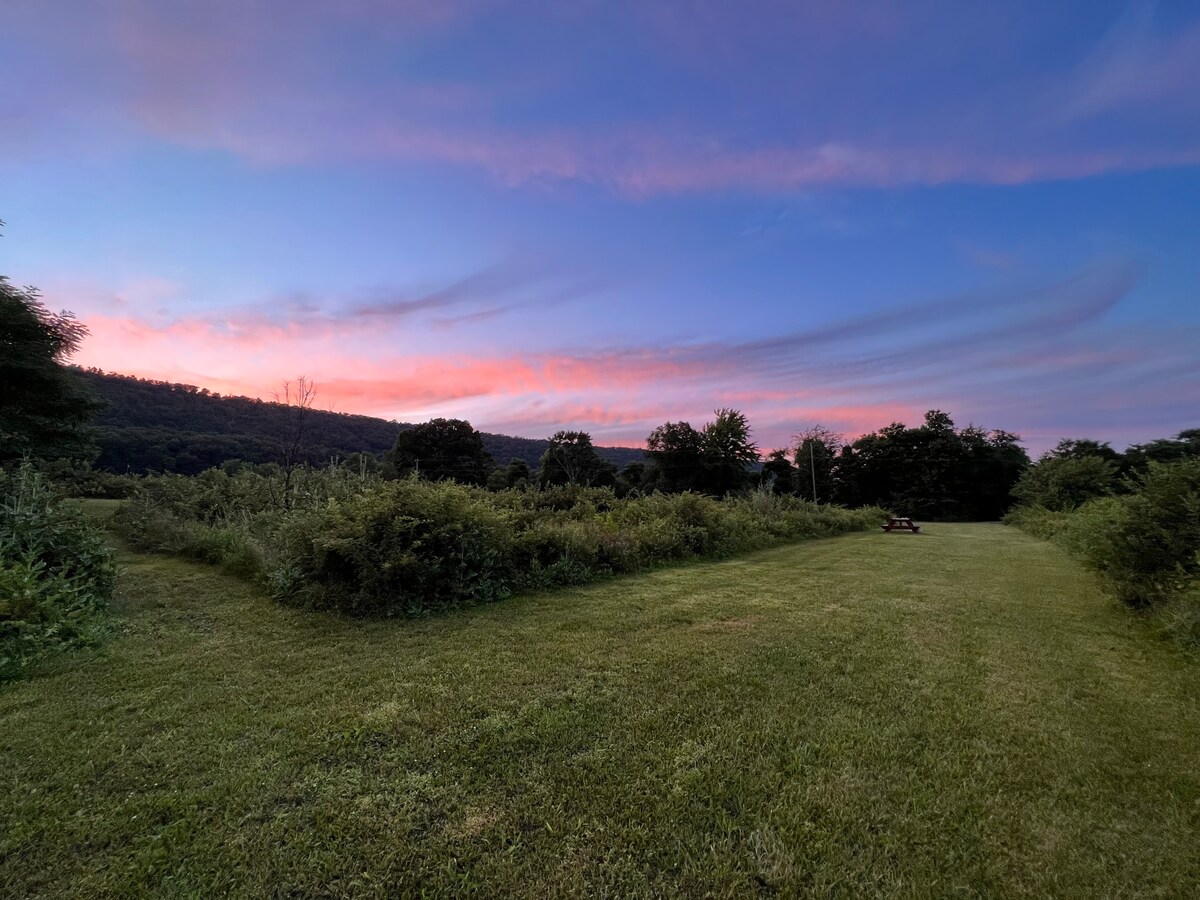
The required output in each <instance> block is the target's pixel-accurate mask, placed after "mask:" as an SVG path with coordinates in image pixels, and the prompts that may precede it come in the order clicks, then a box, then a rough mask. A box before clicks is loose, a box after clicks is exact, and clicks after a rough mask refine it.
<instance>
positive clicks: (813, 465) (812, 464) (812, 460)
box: [808, 438, 817, 503]
mask: <svg viewBox="0 0 1200 900" xmlns="http://www.w3.org/2000/svg"><path fill="white" fill-rule="evenodd" d="M815 443H816V441H814V440H813V439H812V438H809V439H808V465H809V469H810V470H811V471H812V483H813V503H816V502H817V459H816V456H815V455H814V450H813V444H815Z"/></svg>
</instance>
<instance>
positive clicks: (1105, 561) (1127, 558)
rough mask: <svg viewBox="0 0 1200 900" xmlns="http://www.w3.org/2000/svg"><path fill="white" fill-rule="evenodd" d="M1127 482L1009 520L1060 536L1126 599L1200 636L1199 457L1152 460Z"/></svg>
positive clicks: (1191, 636) (1181, 632) (1170, 627)
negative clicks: (1121, 489) (1109, 493)
mask: <svg viewBox="0 0 1200 900" xmlns="http://www.w3.org/2000/svg"><path fill="white" fill-rule="evenodd" d="M1126 488H1127V492H1126V493H1125V494H1122V495H1120V496H1116V497H1103V498H1100V499H1096V500H1091V501H1089V502H1087V503H1084V504H1082V505H1081V506H1079V507H1078V508H1076V509H1072V510H1066V511H1061V512H1052V511H1049V510H1046V509H1043V508H1040V507H1022V508H1019V509H1017V510H1015V511H1014V512H1012V513H1010V514H1009V516H1008V517H1007V518H1006V519H1005V521H1006V522H1007V523H1009V524H1011V525H1016V526H1017V527H1019V528H1021V529H1023V530H1025V531H1028V532H1029V533H1030V534H1034V535H1037V536H1039V537H1044V538H1048V539H1051V540H1054V541H1056V542H1057V543H1060V544H1061V545H1063V546H1064V547H1066V548H1067V549H1068V550H1070V551H1071V552H1072V553H1074V554H1076V555H1077V556H1079V557H1080V558H1081V559H1082V560H1083V562H1084V563H1085V564H1086V565H1087V566H1088V567H1089V568H1091V569H1092V570H1093V571H1095V572H1096V573H1097V574H1098V575H1099V576H1100V578H1101V579H1102V581H1103V582H1104V583H1105V584H1106V585H1107V586H1108V587H1109V589H1110V590H1111V591H1112V592H1113V593H1114V594H1115V595H1116V596H1117V597H1118V598H1119V599H1121V600H1122V601H1124V602H1125V603H1128V604H1129V605H1130V606H1133V607H1136V608H1139V609H1150V610H1154V611H1155V612H1156V613H1157V614H1158V615H1159V617H1160V618H1161V619H1162V620H1163V621H1165V622H1166V623H1167V625H1166V630H1167V631H1169V632H1170V633H1172V634H1174V635H1176V636H1182V637H1184V638H1185V639H1187V640H1189V641H1192V642H1200V459H1186V460H1181V461H1178V462H1172V463H1155V462H1152V463H1150V464H1149V467H1148V468H1147V470H1146V471H1145V472H1144V473H1142V474H1140V475H1138V476H1137V477H1136V478H1135V479H1133V480H1131V481H1130V482H1129V484H1128V485H1126Z"/></svg>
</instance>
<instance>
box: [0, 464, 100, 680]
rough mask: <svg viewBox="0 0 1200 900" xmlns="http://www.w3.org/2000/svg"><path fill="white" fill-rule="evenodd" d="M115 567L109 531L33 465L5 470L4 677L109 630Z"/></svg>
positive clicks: (1, 527)
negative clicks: (57, 492) (59, 495)
mask: <svg viewBox="0 0 1200 900" xmlns="http://www.w3.org/2000/svg"><path fill="white" fill-rule="evenodd" d="M114 575H115V567H114V564H113V557H112V552H111V550H110V549H109V548H108V546H107V545H106V544H105V542H104V537H103V535H102V533H101V532H100V531H99V530H98V529H96V528H95V527H93V526H92V525H89V524H88V523H87V522H85V521H84V520H83V519H82V518H81V517H80V515H79V513H78V511H77V510H75V509H72V508H70V507H69V506H64V505H63V504H62V503H61V502H59V501H58V500H56V499H55V496H54V493H53V492H52V491H51V489H50V488H49V487H48V486H47V485H46V483H45V481H44V480H43V478H42V477H41V475H39V474H38V473H37V472H36V471H35V470H34V468H33V467H32V466H31V465H30V464H28V463H26V464H24V465H22V466H21V467H20V468H18V469H17V470H15V471H13V472H3V471H0V680H3V679H8V678H12V677H15V676H16V675H18V674H20V673H21V672H22V671H23V670H25V669H26V668H27V667H28V666H29V665H30V664H31V663H32V662H34V661H35V660H38V659H40V658H42V657H44V656H47V655H50V654H52V653H54V652H56V651H59V650H64V649H70V648H72V647H77V646H81V645H86V644H90V643H93V642H94V641H95V640H96V638H97V637H98V636H99V635H100V634H101V633H102V632H103V630H104V625H105V612H106V610H107V607H108V603H109V600H110V599H111V597H112V590H113V579H114Z"/></svg>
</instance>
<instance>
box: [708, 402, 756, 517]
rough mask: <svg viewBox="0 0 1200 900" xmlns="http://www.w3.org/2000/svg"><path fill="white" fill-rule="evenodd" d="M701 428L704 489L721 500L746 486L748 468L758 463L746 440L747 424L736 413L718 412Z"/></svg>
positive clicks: (747, 434)
mask: <svg viewBox="0 0 1200 900" xmlns="http://www.w3.org/2000/svg"><path fill="white" fill-rule="evenodd" d="M715 415H716V418H715V419H713V420H712V421H711V422H709V423H708V424H707V425H705V426H704V431H703V435H704V462H705V466H704V489H705V490H706V491H707V492H708V493H711V494H714V495H715V496H718V497H724V496H725V495H726V494H729V493H731V492H733V491H736V490H740V489H741V488H743V487H745V486H746V476H747V472H748V470H749V468H750V466H751V465H753V464H754V463H756V462H758V461H759V455H758V447H757V446H756V445H755V443H754V442H753V441H752V440H751V439H750V422H749V421H748V420H747V419H746V416H745V415H744V414H743V413H742V412H740V411H739V410H736V409H718V410H716V412H715Z"/></svg>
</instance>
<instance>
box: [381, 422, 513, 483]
mask: <svg viewBox="0 0 1200 900" xmlns="http://www.w3.org/2000/svg"><path fill="white" fill-rule="evenodd" d="M387 461H388V462H389V463H390V464H391V467H392V469H393V471H394V472H395V474H396V475H397V476H401V477H403V476H405V475H408V474H409V473H411V472H416V473H417V474H419V475H420V476H421V477H422V478H428V479H430V480H432V481H442V480H444V479H453V480H454V481H461V482H463V483H464V484H477V485H482V484H486V483H487V478H488V473H489V472H490V471H491V470H492V468H493V466H494V463H493V462H492V457H491V456H490V455H489V454H488V452H487V451H486V450H484V449H483V436H482V435H481V434H480V433H479V432H478V431H476V430H475V429H474V428H473V427H471V423H470V422H467V421H464V420H463V419H431V420H430V421H428V422H423V423H422V424H420V425H414V426H413V427H412V428H409V429H406V430H405V431H402V432H400V434H399V435H397V437H396V442H395V444H393V445H392V449H391V450H389V451H388V454H387Z"/></svg>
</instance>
